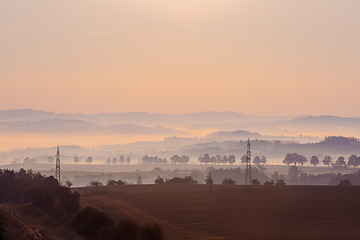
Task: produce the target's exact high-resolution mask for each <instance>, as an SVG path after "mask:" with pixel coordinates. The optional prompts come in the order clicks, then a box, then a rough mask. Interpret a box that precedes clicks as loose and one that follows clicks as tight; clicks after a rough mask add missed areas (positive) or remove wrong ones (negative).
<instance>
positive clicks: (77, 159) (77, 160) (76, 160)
mask: <svg viewBox="0 0 360 240" xmlns="http://www.w3.org/2000/svg"><path fill="white" fill-rule="evenodd" d="M79 161H80V159H79V158H78V157H77V156H74V163H76V164H78V162H79Z"/></svg>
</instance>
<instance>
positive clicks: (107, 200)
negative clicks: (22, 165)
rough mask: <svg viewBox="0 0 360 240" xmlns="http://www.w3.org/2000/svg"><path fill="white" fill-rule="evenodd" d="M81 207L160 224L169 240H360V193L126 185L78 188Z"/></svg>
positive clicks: (289, 188)
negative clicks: (94, 208) (95, 208)
mask: <svg viewBox="0 0 360 240" xmlns="http://www.w3.org/2000/svg"><path fill="white" fill-rule="evenodd" d="M75 190H76V191H78V192H80V194H81V205H82V206H83V207H85V206H93V207H97V208H99V209H100V210H102V211H105V212H107V213H108V214H109V215H111V216H112V217H114V218H115V219H120V218H123V217H129V218H132V219H134V220H136V221H138V222H140V223H147V222H149V223H150V222H157V223H159V224H160V225H161V226H162V227H163V228H164V231H165V237H166V239H174V240H176V239H253V240H255V239H360V228H359V227H358V226H359V224H360V217H359V216H360V205H359V204H358V203H359V202H360V188H359V187H337V186H256V187H251V188H248V187H246V186H240V185H234V186H223V185H214V186H213V188H212V191H211V192H210V190H209V186H207V185H200V184H196V185H168V184H164V185H126V186H117V187H91V188H90V187H86V188H76V189H75Z"/></svg>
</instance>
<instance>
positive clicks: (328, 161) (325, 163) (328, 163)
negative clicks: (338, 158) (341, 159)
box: [322, 156, 331, 167]
mask: <svg viewBox="0 0 360 240" xmlns="http://www.w3.org/2000/svg"><path fill="white" fill-rule="evenodd" d="M322 162H323V164H324V165H327V166H328V167H329V166H330V163H331V157H330V156H325V157H324V160H322Z"/></svg>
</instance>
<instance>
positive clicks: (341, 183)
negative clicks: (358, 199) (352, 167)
mask: <svg viewBox="0 0 360 240" xmlns="http://www.w3.org/2000/svg"><path fill="white" fill-rule="evenodd" d="M351 185H352V184H351V182H350V181H349V179H344V180H340V181H339V184H338V186H340V187H349V186H351Z"/></svg>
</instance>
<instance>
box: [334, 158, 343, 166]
mask: <svg viewBox="0 0 360 240" xmlns="http://www.w3.org/2000/svg"><path fill="white" fill-rule="evenodd" d="M334 166H338V167H343V166H346V162H345V158H344V157H343V156H340V157H339V158H338V159H337V160H336V162H335V164H334Z"/></svg>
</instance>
